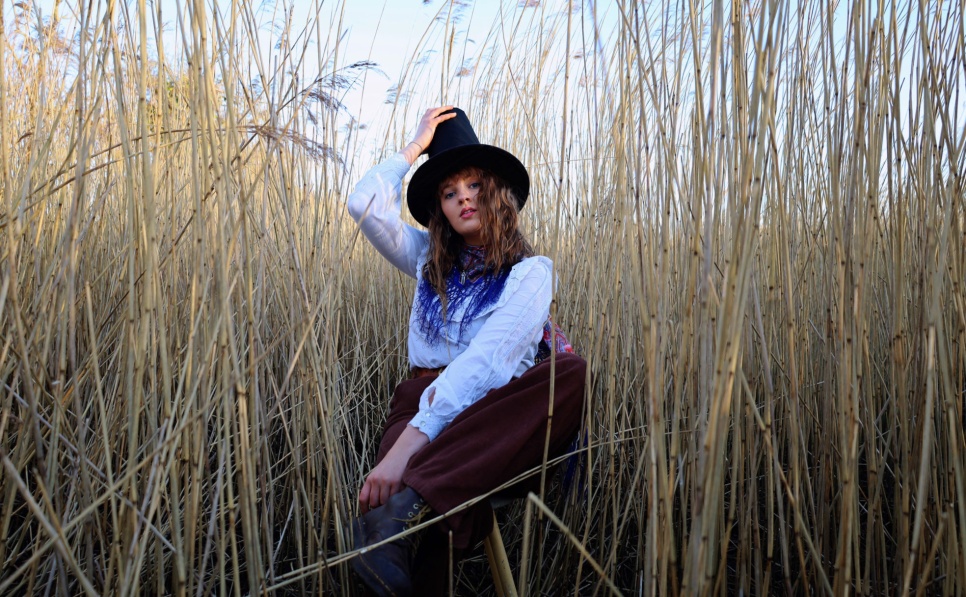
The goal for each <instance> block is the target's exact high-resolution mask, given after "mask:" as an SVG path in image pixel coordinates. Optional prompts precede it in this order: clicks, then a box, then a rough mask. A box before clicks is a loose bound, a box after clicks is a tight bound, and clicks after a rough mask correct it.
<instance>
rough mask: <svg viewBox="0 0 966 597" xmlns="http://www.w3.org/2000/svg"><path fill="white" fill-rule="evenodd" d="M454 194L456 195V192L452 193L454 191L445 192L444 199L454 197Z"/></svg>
mask: <svg viewBox="0 0 966 597" xmlns="http://www.w3.org/2000/svg"><path fill="white" fill-rule="evenodd" d="M454 195H456V193H452V192H451V193H445V194H443V199H452V198H453V196H454Z"/></svg>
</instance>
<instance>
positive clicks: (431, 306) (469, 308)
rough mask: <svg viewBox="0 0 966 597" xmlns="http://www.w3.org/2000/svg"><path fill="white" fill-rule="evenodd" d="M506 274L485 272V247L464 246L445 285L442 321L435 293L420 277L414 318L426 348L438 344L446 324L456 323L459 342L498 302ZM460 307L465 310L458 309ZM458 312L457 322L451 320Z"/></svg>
mask: <svg viewBox="0 0 966 597" xmlns="http://www.w3.org/2000/svg"><path fill="white" fill-rule="evenodd" d="M509 274H510V268H509V267H504V268H503V269H501V270H500V271H498V272H495V271H493V270H492V269H487V267H486V248H485V247H471V246H467V245H464V246H463V248H462V249H461V250H460V254H459V257H458V259H457V261H456V264H455V265H454V266H453V270H452V271H451V272H450V274H449V278H448V279H447V281H446V299H447V304H446V314H447V317H445V318H444V317H443V305H442V303H441V301H440V300H439V295H438V294H436V289H435V288H433V287H432V285H431V284H430V283H429V282H428V281H427V280H426V278H425V277H423V278H422V280H420V282H419V288H418V289H417V292H416V314H417V316H418V319H419V325H420V330H422V332H423V334H424V335H425V336H426V340H427V342H428V343H429V344H430V346H436V345H438V344H439V342H440V340H442V339H443V328H444V326H445V325H447V324H450V323H459V340H461V341H463V340H464V336H465V334H466V330H467V328H468V326H469V324H470V323H472V322H473V320H474V319H476V317H477V316H478V315H479V314H480V313H482V312H483V311H484V310H485V309H486V308H488V307H490V306H491V305H493V304H495V303H496V302H497V301H498V300H499V299H500V295H501V294H503V288H504V287H505V286H506V280H507V276H509ZM464 305H466V308H465V310H464V309H462V307H463V306H464ZM461 310H462V313H463V315H462V318H461V319H460V321H459V322H456V321H454V320H452V315H453V314H454V313H458V312H460V311H461Z"/></svg>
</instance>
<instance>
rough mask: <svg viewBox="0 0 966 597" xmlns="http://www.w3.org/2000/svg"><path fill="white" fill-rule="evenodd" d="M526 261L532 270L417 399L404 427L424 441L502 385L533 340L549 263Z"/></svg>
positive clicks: (548, 288) (547, 294) (547, 289)
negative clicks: (416, 406)
mask: <svg viewBox="0 0 966 597" xmlns="http://www.w3.org/2000/svg"><path fill="white" fill-rule="evenodd" d="M530 260H532V261H533V263H532V266H531V267H530V268H529V269H528V270H527V271H526V273H525V274H524V275H523V277H522V278H521V279H520V281H519V282H520V283H519V285H514V287H513V288H509V289H508V290H510V294H509V296H504V297H501V299H500V302H499V303H498V306H497V308H496V309H494V310H493V312H492V313H491V314H490V316H489V318H488V319H487V320H486V321H485V322H484V323H483V325H482V327H481V328H480V330H479V332H477V334H476V336H474V337H473V339H472V340H471V341H470V343H469V345H468V346H467V348H466V350H465V351H463V352H462V353H461V354H460V355H459V356H457V357H456V358H454V359H453V361H452V362H451V363H450V364H449V365H447V366H446V369H444V370H443V372H442V373H441V374H440V375H439V377H437V378H436V380H435V381H433V383H432V384H430V385H429V387H427V388H426V390H425V391H424V392H423V394H422V396H421V397H420V401H419V412H418V413H416V416H415V417H413V419H412V420H411V421H410V423H409V424H410V425H412V426H413V427H415V428H416V429H419V430H420V431H422V432H423V433H425V434H426V435H427V436H428V437H429V439H430V441H432V440H434V439H436V436H437V435H439V434H440V432H442V430H443V429H444V428H445V427H446V426H447V425H449V424H450V422H452V420H453V419H455V418H456V416H457V415H459V414H460V413H461V412H463V410H464V409H466V408H467V407H468V406H470V405H471V404H473V403H474V402H476V401H477V400H479V399H480V398H482V397H483V396H484V395H485V394H486V393H487V392H489V391H490V390H492V389H494V388H498V387H500V386H503V385H506V383H507V382H509V381H510V379H511V378H512V377H513V374H514V372H515V371H516V369H517V366H518V365H519V364H520V362H521V361H522V360H523V358H524V355H525V354H526V352H527V350H528V349H529V348H531V347H532V346H533V345H534V344H535V343H536V342H538V341H539V338H540V337H541V334H542V333H543V324H544V322H545V321H546V320H547V316H548V314H549V312H550V300H551V298H552V291H553V290H552V286H553V285H552V281H551V280H552V278H551V267H552V263H551V261H550V260H549V259H547V258H546V257H532V258H530ZM508 282H509V281H508ZM430 398H432V399H433V402H432V405H430V404H429V399H430Z"/></svg>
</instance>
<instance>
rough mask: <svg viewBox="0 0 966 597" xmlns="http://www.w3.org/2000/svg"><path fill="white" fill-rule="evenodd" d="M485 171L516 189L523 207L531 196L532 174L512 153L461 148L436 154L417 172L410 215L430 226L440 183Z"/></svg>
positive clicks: (408, 195)
mask: <svg viewBox="0 0 966 597" xmlns="http://www.w3.org/2000/svg"><path fill="white" fill-rule="evenodd" d="M473 166H475V167H477V168H482V169H483V170H487V171H489V172H492V173H493V174H495V175H496V176H499V177H500V178H501V179H503V180H504V181H505V182H506V183H507V184H508V185H509V186H510V188H511V189H513V192H514V194H515V195H516V197H517V200H518V201H519V202H520V205H518V206H517V207H518V208H519V209H522V208H523V204H524V203H526V201H527V197H529V195H530V175H529V174H527V169H526V167H525V166H524V165H523V163H522V162H521V161H520V160H518V159H517V158H516V156H514V155H513V154H512V153H510V152H509V151H506V150H505V149H500V148H499V147H494V146H492V145H483V144H479V145H476V144H474V145H461V146H459V147H453V148H450V149H447V150H445V151H441V152H440V153H438V154H436V155H434V156H433V157H431V158H430V159H428V160H426V161H425V162H423V164H422V165H421V166H420V167H419V168H417V169H416V171H415V172H414V173H413V177H412V179H411V180H410V181H409V188H408V190H407V191H406V203H407V204H408V205H409V213H411V214H412V215H413V218H414V219H415V220H416V221H417V222H419V223H420V224H422V225H423V226H429V219H430V217H431V216H432V213H433V207H434V206H435V204H436V203H438V202H439V197H438V196H437V193H438V191H439V183H441V182H442V181H443V180H445V179H446V177H447V176H449V175H451V174H453V173H455V172H458V171H460V170H462V169H463V168H469V167H473Z"/></svg>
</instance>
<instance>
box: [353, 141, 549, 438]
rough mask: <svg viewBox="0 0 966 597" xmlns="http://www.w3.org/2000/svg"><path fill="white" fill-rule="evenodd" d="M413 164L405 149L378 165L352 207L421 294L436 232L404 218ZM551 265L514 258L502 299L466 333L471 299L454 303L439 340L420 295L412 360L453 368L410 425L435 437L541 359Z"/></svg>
mask: <svg viewBox="0 0 966 597" xmlns="http://www.w3.org/2000/svg"><path fill="white" fill-rule="evenodd" d="M409 168H410V166H409V162H408V161H406V158H405V157H403V156H402V154H398V153H397V154H395V155H394V156H392V157H391V158H389V159H387V160H386V161H384V162H382V163H381V164H378V165H377V166H375V167H373V168H372V169H371V170H369V172H367V173H366V174H365V176H363V177H362V180H360V181H359V183H358V184H357V185H356V187H355V189H354V190H353V192H352V194H351V195H349V199H348V207H349V213H350V214H351V215H352V217H353V219H355V221H356V222H358V223H359V228H360V229H361V230H362V233H363V234H364V235H365V236H366V238H368V239H369V242H371V243H372V245H373V246H374V247H375V248H376V250H378V251H379V253H381V254H382V255H383V257H385V258H386V259H388V260H389V262H390V263H392V264H393V265H394V266H396V267H397V268H399V269H400V270H401V271H402V272H403V273H405V274H406V275H408V276H411V277H413V278H416V288H417V290H416V292H417V293H418V292H419V290H418V289H419V284H420V282H421V281H422V276H423V274H422V270H423V265H424V264H425V262H426V258H427V253H428V249H429V233H428V232H426V231H425V230H418V229H416V228H414V227H412V226H410V225H408V224H406V223H404V222H403V221H402V220H401V219H400V209H401V206H402V180H403V177H404V176H406V173H407V172H409ZM551 272H552V263H551V261H550V260H549V259H548V258H546V257H542V256H536V257H528V258H526V259H523V260H522V261H520V262H519V263H517V264H516V265H514V266H513V268H512V269H511V270H510V273H509V275H508V277H507V280H506V284H505V286H504V288H503V292H502V294H501V295H500V297H499V299H497V301H496V302H495V303H494V304H492V305H490V306H489V307H486V308H484V309H483V310H482V311H481V312H480V313H479V314H478V315H477V316H476V317H475V319H473V320H472V321H471V322H467V323H466V324H464V326H463V329H464V331H465V334H464V336H463V337H462V338H461V337H460V334H459V331H460V324H461V322H462V319H463V316H464V315H465V311H466V307H467V306H468V305H469V303H470V302H471V301H463V302H462V304H461V305H456V306H455V307H454V308H452V309H451V312H450V313H448V318H447V323H446V324H444V328H443V330H442V333H441V336H442V340H439V341H436V342H432V343H431V342H430V339H429V338H428V337H427V336H426V334H425V333H424V332H423V330H422V326H421V325H420V321H419V319H418V318H419V315H418V314H417V309H416V300H417V297H416V296H414V298H413V308H412V310H411V312H410V316H409V363H410V365H411V366H413V367H426V368H430V369H435V368H438V367H444V366H445V367H446V369H445V370H443V372H442V373H440V375H439V377H437V378H436V379H435V380H434V381H433V383H432V384H430V385H429V387H428V388H426V390H425V391H424V392H423V394H422V396H421V397H420V400H419V412H418V413H417V414H416V416H415V417H413V419H412V421H410V422H409V424H410V425H412V426H413V427H415V428H417V429H419V430H420V431H422V432H423V433H425V434H426V435H427V436H429V439H430V440H434V439H436V436H438V435H439V434H440V432H441V431H442V430H443V429H444V428H445V427H446V426H447V425H449V423H450V422H451V421H452V420H453V419H455V418H456V416H457V415H458V414H460V413H461V412H463V410H464V409H465V408H466V407H468V406H470V405H471V404H473V403H474V402H476V401H477V400H479V399H480V398H482V397H483V396H484V395H485V394H486V393H487V392H489V391H490V390H492V389H494V388H498V387H500V386H503V385H505V384H506V383H507V382H509V381H510V380H511V379H512V378H513V377H518V376H520V375H522V374H523V372H524V371H526V370H527V369H529V368H530V367H532V366H533V359H534V356H536V353H537V345H538V344H539V342H540V340H541V338H542V337H543V325H544V323H545V322H546V321H547V318H548V317H549V315H550V300H551V297H552V292H553V283H552V277H551V276H552V273H551ZM431 398H432V404H430V399H431Z"/></svg>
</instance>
